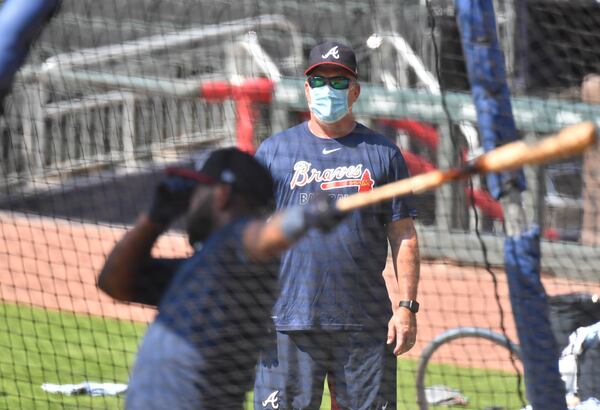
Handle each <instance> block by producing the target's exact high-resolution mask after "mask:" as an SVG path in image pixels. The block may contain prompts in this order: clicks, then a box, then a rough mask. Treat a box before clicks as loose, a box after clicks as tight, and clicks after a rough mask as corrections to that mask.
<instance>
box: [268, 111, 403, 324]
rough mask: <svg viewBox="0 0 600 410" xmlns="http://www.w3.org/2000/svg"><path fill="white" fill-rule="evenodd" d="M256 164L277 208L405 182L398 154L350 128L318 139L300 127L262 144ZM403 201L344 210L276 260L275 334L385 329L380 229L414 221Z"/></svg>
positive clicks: (366, 131)
mask: <svg viewBox="0 0 600 410" xmlns="http://www.w3.org/2000/svg"><path fill="white" fill-rule="evenodd" d="M256 158H257V160H258V161H259V162H261V163H262V164H263V165H264V166H265V167H267V169H269V171H270V172H271V175H272V177H273V179H274V181H275V198H276V201H277V208H286V207H290V206H295V205H306V204H307V203H309V202H310V201H311V198H313V196H314V194H315V193H317V192H324V193H326V194H328V195H332V196H334V197H335V198H341V197H344V196H347V195H351V194H354V193H357V192H365V191H370V190H371V189H373V188H375V187H378V186H381V185H384V184H387V183H389V182H393V181H396V180H398V179H402V178H406V177H407V176H408V171H407V168H406V164H405V162H404V158H403V157H402V154H401V153H400V150H399V149H398V148H397V147H396V146H395V145H394V144H393V143H392V142H391V141H390V140H388V139H387V138H385V137H384V136H382V135H380V134H377V133H375V132H373V131H372V130H370V129H368V128H367V127H365V126H364V125H361V124H357V126H356V128H355V129H354V130H353V131H352V132H351V133H350V134H348V135H346V136H344V137H341V138H336V139H325V138H319V137H317V136H315V135H314V134H312V133H311V132H310V130H309V128H308V123H307V122H305V123H302V124H300V125H298V126H296V127H293V128H290V129H288V130H285V131H283V132H281V133H279V134H276V135H274V136H272V137H270V138H268V139H267V140H265V141H264V142H263V143H262V144H261V146H260V147H259V149H258V152H257V153H256ZM411 202H412V201H411V199H410V198H409V197H403V198H394V199H393V200H391V201H387V202H383V203H380V204H378V205H375V206H372V207H368V208H365V209H361V210H358V211H354V212H352V213H351V214H350V215H349V216H348V217H346V218H345V219H344V220H343V221H342V223H341V224H340V225H339V226H338V227H336V228H335V229H334V230H333V231H331V232H328V233H321V232H318V231H310V232H309V233H308V234H307V235H306V236H305V237H303V239H301V240H300V241H299V242H298V243H297V244H296V245H294V246H293V247H292V248H291V249H290V250H288V251H287V252H285V253H284V254H283V256H282V260H281V268H280V272H279V284H280V296H279V298H278V300H277V302H276V304H275V308H274V311H273V316H274V322H275V326H276V328H277V329H278V330H282V331H285V330H311V329H331V330H363V329H366V328H369V327H381V326H385V325H386V324H387V321H388V320H389V318H390V316H391V313H392V312H391V307H390V302H389V298H388V296H387V291H386V288H385V282H384V280H383V276H382V271H383V269H384V267H385V262H386V257H387V250H388V243H387V231H386V224H387V223H388V222H390V221H397V220H400V219H402V218H407V217H411V216H415V210H414V207H413V205H412V203H411Z"/></svg>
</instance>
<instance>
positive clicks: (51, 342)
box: [0, 304, 521, 410]
mask: <svg viewBox="0 0 600 410" xmlns="http://www.w3.org/2000/svg"><path fill="white" fill-rule="evenodd" d="M145 329H146V326H145V325H144V324H140V323H133V322H128V321H119V320H113V319H106V318H102V317H94V316H86V315H76V314H73V313H68V312H57V311H51V310H44V309H38V308H31V307H25V306H17V305H12V304H0V335H1V336H0V375H1V378H0V408H2V409H64V408H71V409H119V408H122V407H123V400H122V398H119V397H89V396H64V395H58V394H48V393H46V392H44V391H43V390H42V389H41V385H42V384H43V383H55V384H74V383H80V382H83V381H95V382H115V383H127V375H128V371H129V367H130V366H131V364H132V362H133V359H134V356H135V352H136V349H137V345H138V342H139V340H140V338H141V337H142V336H143V334H144V331H145ZM415 367H416V363H415V362H414V361H413V360H408V359H403V360H400V361H399V366H398V402H399V406H398V408H399V409H406V410H413V409H414V410H416V409H417V406H416V404H414V403H416V394H415V389H414V375H415ZM430 370H431V373H432V375H433V376H432V377H431V378H428V379H427V385H433V384H444V385H446V386H450V387H454V388H459V389H460V391H461V393H463V395H465V396H467V397H468V398H469V405H468V406H466V407H461V408H465V409H482V408H485V407H487V406H492V405H495V406H501V407H502V408H504V409H507V410H508V409H519V408H521V405H520V402H519V400H518V397H517V394H516V393H515V391H516V386H515V378H514V377H512V376H510V375H508V374H507V373H503V372H497V371H487V370H479V369H469V368H457V367H453V366H442V365H432V366H430ZM490 386H493V389H494V390H493V391H492V388H491V387H490ZM250 403H251V394H249V395H248V401H247V403H246V408H247V409H251V406H250ZM329 408H330V401H329V394H328V393H326V395H325V398H324V400H323V403H322V406H321V409H329ZM439 408H440V409H441V408H442V407H439ZM443 408H447V407H443Z"/></svg>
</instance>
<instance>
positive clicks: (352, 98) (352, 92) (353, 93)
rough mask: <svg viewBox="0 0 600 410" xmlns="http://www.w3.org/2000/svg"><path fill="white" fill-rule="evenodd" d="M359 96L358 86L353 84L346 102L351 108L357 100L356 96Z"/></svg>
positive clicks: (356, 83)
mask: <svg viewBox="0 0 600 410" xmlns="http://www.w3.org/2000/svg"><path fill="white" fill-rule="evenodd" d="M359 95H360V84H359V83H358V82H355V83H354V85H353V87H352V88H351V89H350V96H349V99H350V101H348V103H349V105H350V106H352V104H354V103H355V102H356V100H358V96H359Z"/></svg>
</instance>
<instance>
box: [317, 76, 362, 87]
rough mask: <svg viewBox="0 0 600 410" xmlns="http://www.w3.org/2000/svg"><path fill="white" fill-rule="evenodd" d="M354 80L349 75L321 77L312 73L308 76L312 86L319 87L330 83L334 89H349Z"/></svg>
mask: <svg viewBox="0 0 600 410" xmlns="http://www.w3.org/2000/svg"><path fill="white" fill-rule="evenodd" d="M351 82H352V80H351V79H350V78H348V77H343V76H337V77H321V76H320V75H312V76H310V77H308V85H310V88H319V87H323V86H325V84H329V86H330V87H331V88H333V89H334V90H347V89H348V87H350V83H351Z"/></svg>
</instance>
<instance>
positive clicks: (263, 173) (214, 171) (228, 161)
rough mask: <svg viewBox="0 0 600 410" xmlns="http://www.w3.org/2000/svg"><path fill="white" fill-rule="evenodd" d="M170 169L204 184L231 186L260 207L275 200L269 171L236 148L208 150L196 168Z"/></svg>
mask: <svg viewBox="0 0 600 410" xmlns="http://www.w3.org/2000/svg"><path fill="white" fill-rule="evenodd" d="M167 172H168V173H170V174H177V175H180V176H183V177H187V178H191V179H193V180H195V181H197V182H199V183H200V184H203V185H214V184H217V183H222V184H228V185H231V186H232V188H233V190H234V191H235V192H238V193H241V194H243V195H244V196H245V197H246V198H247V199H249V200H251V201H252V202H253V203H254V204H256V205H258V206H272V205H273V203H274V201H275V198H274V193H273V179H272V178H271V174H269V171H267V170H266V169H265V168H264V167H263V166H262V165H261V164H260V163H259V162H258V161H256V160H255V159H254V157H253V156H252V155H250V154H248V153H246V152H243V151H240V150H239V149H237V148H222V149H216V150H213V151H208V152H206V153H204V154H203V155H202V156H201V157H199V158H198V159H197V160H196V162H195V164H194V167H193V169H182V168H171V169H170V170H168V171H167Z"/></svg>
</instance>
